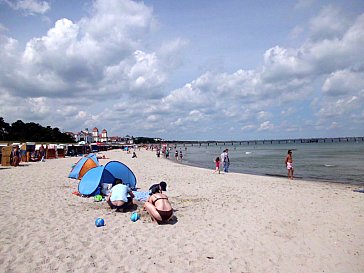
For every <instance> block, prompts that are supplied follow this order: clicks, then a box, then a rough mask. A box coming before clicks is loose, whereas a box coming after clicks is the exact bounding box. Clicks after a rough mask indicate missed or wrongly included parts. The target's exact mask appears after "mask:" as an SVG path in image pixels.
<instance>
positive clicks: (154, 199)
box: [144, 186, 173, 224]
mask: <svg viewBox="0 0 364 273" xmlns="http://www.w3.org/2000/svg"><path fill="white" fill-rule="evenodd" d="M144 209H145V210H146V211H147V212H148V213H149V215H150V216H151V217H152V219H153V221H156V222H157V223H158V224H160V223H161V222H163V221H166V220H168V219H170V218H171V217H172V215H173V209H172V206H171V203H169V201H168V197H167V195H165V194H163V193H162V191H161V189H160V187H159V186H158V187H153V188H152V189H151V196H149V198H148V200H147V201H146V202H145V204H144Z"/></svg>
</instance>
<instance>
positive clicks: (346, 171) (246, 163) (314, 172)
mask: <svg viewBox="0 0 364 273" xmlns="http://www.w3.org/2000/svg"><path fill="white" fill-rule="evenodd" d="M220 143H224V142H216V144H214V145H211V144H209V145H207V144H206V143H204V144H201V145H192V144H186V143H184V144H176V148H177V150H181V151H182V153H183V160H182V164H186V165H191V166H196V167H202V168H207V169H211V170H213V169H214V168H215V163H214V160H215V158H216V157H217V156H219V155H220V154H221V153H222V151H223V150H224V149H229V158H230V168H229V171H230V172H237V173H246V174H255V175H265V176H275V177H287V169H286V166H285V164H284V159H285V157H286V155H287V151H288V150H292V151H293V163H294V169H295V178H296V179H305V180H313V181H323V182H335V183H345V184H354V185H361V186H364V142H363V141H345V142H339V141H337V142H304V143H300V142H293V141H292V142H289V143H280V144H279V143H273V144H271V143H270V142H267V141H266V142H265V143H264V144H263V143H262V142H257V144H249V145H247V144H237V143H236V142H235V144H234V142H231V141H230V142H228V141H225V145H221V144H220ZM172 147H173V146H172ZM170 158H171V159H174V157H173V156H172V154H171V157H170Z"/></svg>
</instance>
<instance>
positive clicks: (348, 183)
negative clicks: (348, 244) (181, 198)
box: [163, 158, 364, 187]
mask: <svg viewBox="0 0 364 273" xmlns="http://www.w3.org/2000/svg"><path fill="white" fill-rule="evenodd" d="M163 159H165V160H169V161H171V162H174V163H176V164H181V165H184V166H189V167H196V168H201V169H205V170H211V171H213V169H212V168H208V167H204V166H201V165H198V164H193V163H183V162H182V163H181V162H180V161H176V160H174V159H166V158H163ZM222 173H223V171H221V174H222ZM229 173H235V174H245V175H253V176H258V177H259V176H262V177H273V178H280V179H287V180H288V178H287V176H286V175H277V174H262V173H254V172H231V171H229ZM295 180H297V181H306V182H316V183H329V184H331V183H332V184H341V185H350V186H358V187H364V181H363V182H356V181H354V182H350V181H339V180H329V179H324V178H312V177H303V176H295V179H294V180H293V181H295Z"/></svg>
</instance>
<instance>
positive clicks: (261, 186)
mask: <svg viewBox="0 0 364 273" xmlns="http://www.w3.org/2000/svg"><path fill="white" fill-rule="evenodd" d="M103 154H105V155H106V156H107V157H108V158H109V159H101V160H100V163H101V164H105V163H106V162H108V161H109V160H118V161H121V162H123V163H125V164H126V165H127V166H129V168H130V169H131V170H132V171H133V172H134V173H135V175H136V177H137V181H138V184H137V187H138V188H139V190H140V191H147V190H148V188H149V186H150V185H151V184H154V183H158V182H160V181H161V180H164V181H166V182H167V183H168V191H167V195H168V196H169V199H170V201H171V203H172V206H173V208H174V209H175V216H176V219H177V220H176V221H173V222H171V223H170V224H165V225H155V224H153V223H151V221H150V219H149V217H148V216H147V215H146V214H143V215H142V218H141V220H139V221H137V222H132V221H131V220H130V215H131V214H132V212H126V213H117V212H114V211H112V210H111V209H109V208H108V206H107V204H106V202H94V199H93V198H83V197H79V196H76V195H74V194H72V192H74V191H76V190H77V186H78V180H72V179H68V178H67V176H68V174H69V172H70V170H71V165H72V164H73V163H75V162H77V161H78V160H79V159H80V158H76V157H74V158H63V159H53V160H47V161H46V162H37V163H22V164H21V166H20V167H8V168H5V167H1V168H0V183H1V188H2V189H3V190H2V196H1V199H0V213H1V221H0V230H1V235H0V272H9V273H10V272H11V273H15V272H85V273H86V272H87V273H88V272H108V273H113V272H302V273H303V272H305V273H306V272H352V273H354V272H358V273H359V272H364V232H363V231H364V194H362V193H356V192H353V189H355V188H357V187H355V186H351V185H344V184H333V183H331V184H329V183H318V182H309V181H302V180H297V181H289V180H288V179H284V178H275V177H263V176H252V175H244V174H235V173H229V174H214V173H213V170H212V169H213V168H214V166H213V164H212V166H211V170H207V169H200V168H195V167H190V166H184V165H182V164H178V163H175V162H174V161H173V160H166V159H162V158H157V157H156V156H155V153H154V152H151V151H145V150H141V151H137V155H138V158H131V154H127V153H125V152H123V151H120V150H113V151H108V152H104V153H103ZM98 217H101V218H103V219H104V220H105V224H106V225H105V226H104V227H100V228H97V227H96V226H95V219H96V218H98Z"/></svg>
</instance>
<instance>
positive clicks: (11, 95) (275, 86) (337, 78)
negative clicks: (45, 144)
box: [0, 0, 364, 140]
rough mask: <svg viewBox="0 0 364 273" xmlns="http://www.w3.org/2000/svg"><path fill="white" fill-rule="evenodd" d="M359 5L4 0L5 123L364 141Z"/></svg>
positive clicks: (0, 98) (0, 31) (363, 19)
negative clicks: (23, 122) (358, 138)
mask: <svg viewBox="0 0 364 273" xmlns="http://www.w3.org/2000/svg"><path fill="white" fill-rule="evenodd" d="M363 45H364V2H363V1H361V0H358V1H315V0H299V1H253V0H252V1H243V0H242V1H238V0H234V1H211V0H210V1H207V0H206V1H205V0H201V1H189V0H187V1H172V0H170V1H165V0H146V1H144V2H142V1H129V0H102V1H101V0H99V1H59V0H49V1H47V0H43V1H39V0H13V1H9V0H0V57H1V60H2V65H1V67H0V116H1V117H4V119H5V121H6V122H8V123H12V122H14V121H16V120H18V119H21V120H23V121H25V122H30V121H32V122H37V123H40V124H41V125H43V126H47V125H50V126H52V127H58V128H60V129H61V130H65V131H73V132H76V131H80V130H81V129H84V128H90V129H92V128H93V127H98V128H99V130H102V129H104V128H105V129H107V130H108V133H109V135H119V136H123V135H127V134H128V135H133V136H150V137H161V138H165V139H169V140H173V139H176V140H177V139H178V140H247V139H276V138H300V137H337V136H363V135H364V106H363V105H364V46H363Z"/></svg>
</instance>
